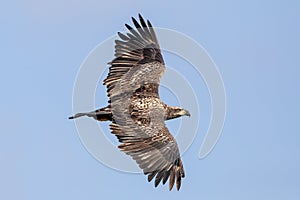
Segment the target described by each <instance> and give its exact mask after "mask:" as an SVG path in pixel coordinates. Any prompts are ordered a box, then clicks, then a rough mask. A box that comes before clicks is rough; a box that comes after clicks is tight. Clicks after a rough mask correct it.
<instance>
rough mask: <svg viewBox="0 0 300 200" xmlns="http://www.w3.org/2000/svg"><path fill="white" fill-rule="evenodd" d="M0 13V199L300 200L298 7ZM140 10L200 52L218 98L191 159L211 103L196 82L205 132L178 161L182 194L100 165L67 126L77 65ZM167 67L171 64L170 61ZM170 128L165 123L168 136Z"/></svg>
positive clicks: (266, 4) (122, 6)
mask: <svg viewBox="0 0 300 200" xmlns="http://www.w3.org/2000/svg"><path fill="white" fill-rule="evenodd" d="M1 4H2V5H1V8H0V16H1V17H0V22H1V32H0V35H1V37H0V44H1V49H0V53H1V62H2V65H1V66H2V67H1V71H2V72H1V75H0V77H1V79H0V82H1V84H0V87H1V91H2V94H1V112H2V115H1V116H0V120H1V129H2V130H1V138H2V139H1V140H0V141H1V142H0V150H1V151H0V152H1V153H0V159H1V165H0V169H1V171H0V177H1V179H0V188H1V192H0V197H1V199H26V200H27V199H28V200H29V199H30V200H35V199H73V200H76V199H104V198H109V199H119V198H125V199H129V198H142V197H143V198H144V199H153V198H155V199H165V198H170V199H171V198H172V199H183V198H189V199H208V200H214V199H230V200H232V199H272V200H274V199H299V198H300V192H299V189H298V188H299V185H300V181H299V180H300V172H299V169H300V157H299V151H300V146H299V141H300V136H299V127H298V126H299V112H300V106H299V102H300V93H299V85H300V78H299V72H300V71H299V67H300V60H299V46H300V39H299V35H300V28H299V21H300V13H299V9H300V5H299V2H298V1H285V2H283V1H267V0H266V1H257V0H254V1H248V2H241V1H198V2H196V1H194V2H189V1H182V2H177V3H175V2H174V1H169V0H168V1H163V2H162V1H156V0H153V1H148V2H141V1H133V0H132V1H128V2H126V3H125V2H124V1H115V0H112V1H109V2H105V3H104V2H103V3H101V2H96V1H92V0H90V1H85V2H83V1H75V0H74V1H71V0H67V1H64V2H63V3H62V2H61V1H56V0H54V1H48V2H42V1H36V0H30V1H23V2H21V1H9V2H3V3H1ZM139 12H140V13H142V14H143V16H144V17H145V18H148V19H150V20H151V22H152V24H154V25H155V26H158V27H165V28H170V29H174V30H177V31H180V32H183V33H185V34H187V35H189V36H190V37H192V38H193V39H195V40H196V41H197V42H198V43H200V44H201V45H202V46H203V47H204V48H205V49H206V50H207V51H208V52H209V54H210V56H211V57H212V58H213V60H214V61H215V63H216V64H217V66H218V68H219V71H220V73H221V75H222V77H223V81H224V84H225V88H226V93H227V118H226V122H225V126H224V129H223V134H222V136H221V138H220V140H219V142H218V144H217V145H216V147H215V148H214V150H213V151H212V152H211V154H210V155H209V156H208V157H206V158H205V159H203V160H199V159H198V153H199V147H200V145H201V143H202V140H203V136H204V135H203V134H204V131H205V129H206V128H207V125H206V124H208V123H209V120H208V119H209V118H208V117H207V116H208V114H207V112H209V108H206V107H209V97H208V94H207V91H205V85H204V83H202V85H201V84H200V85H199V94H198V95H200V96H199V98H201V99H203V101H202V102H201V105H200V106H201V107H202V108H203V109H202V110H201V112H203V116H204V117H203V121H200V123H202V124H203V126H201V127H200V130H199V134H198V135H197V137H196V138H195V140H194V142H193V144H192V146H191V147H190V148H189V149H188V151H186V152H185V154H184V155H183V162H184V165H185V171H186V178H184V179H183V185H182V189H181V191H180V192H177V191H172V192H169V191H168V190H167V187H166V186H159V187H158V188H156V189H155V188H154V187H153V183H147V181H146V177H145V176H143V175H141V174H128V173H122V172H118V171H116V170H112V169H110V168H108V167H106V166H104V165H102V164H101V163H99V162H98V161H97V160H95V159H94V158H93V157H92V156H91V155H90V154H89V153H88V152H87V151H86V150H85V148H84V147H83V145H82V143H81V142H80V139H79V137H78V134H77V133H76V129H75V126H74V123H73V122H70V121H68V120H67V117H68V116H69V115H70V114H72V91H73V84H74V81H75V78H76V74H77V71H78V70H79V67H80V65H81V63H82V62H83V60H84V59H85V57H86V56H87V55H88V53H89V52H90V51H91V50H92V49H93V48H94V47H95V46H96V45H97V44H99V43H100V42H102V41H103V40H105V39H106V38H107V37H109V36H111V35H113V34H115V33H116V32H117V31H124V30H125V28H124V23H129V22H130V17H131V16H137V13H139ZM167 59H168V60H167ZM165 60H166V62H167V63H170V65H174V64H176V62H175V61H176V60H175V58H174V60H172V56H169V55H168V54H166V55H165ZM174 62H175V63H174ZM99 65H101V63H99ZM177 67H178V68H179V67H180V66H177ZM186 76H189V73H186ZM190 76H191V77H192V76H193V74H192V73H191V74H190ZM195 87H196V86H195ZM197 87H198V86H197ZM197 87H196V88H197ZM98 88H99V91H98V93H97V98H101V97H105V98H104V99H101V100H100V99H99V103H97V105H99V106H103V105H104V104H105V101H106V100H107V99H106V95H105V92H104V91H105V90H104V88H102V89H101V87H100V86H99V87H98ZM201 91H203V97H202V96H201ZM162 92H164V91H162ZM171 97H172V98H173V96H172V95H168V92H167V91H165V92H164V95H163V98H164V100H165V101H166V102H168V103H170V104H175V103H176V101H174V99H172V98H171ZM184 120H188V119H184ZM178 122H180V121H174V122H171V123H170V124H169V125H170V130H173V129H176V127H177V125H176V124H177V123H178ZM105 125H108V123H107V124H104V125H103V126H105ZM106 134H107V135H108V133H106ZM108 137H110V136H108ZM111 139H113V137H111ZM120 164H121V163H120Z"/></svg>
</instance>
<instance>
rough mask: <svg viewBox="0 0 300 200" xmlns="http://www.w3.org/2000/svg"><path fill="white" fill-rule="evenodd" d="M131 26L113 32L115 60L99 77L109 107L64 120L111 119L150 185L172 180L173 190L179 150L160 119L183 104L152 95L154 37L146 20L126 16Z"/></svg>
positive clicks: (156, 66)
mask: <svg viewBox="0 0 300 200" xmlns="http://www.w3.org/2000/svg"><path fill="white" fill-rule="evenodd" d="M132 21H133V24H134V26H135V29H134V28H132V27H131V26H129V25H128V24H126V25H125V26H126V27H127V29H128V30H129V32H128V33H127V34H123V33H118V35H119V37H120V40H116V41H115V43H116V45H115V59H113V60H112V61H111V62H110V63H109V64H110V65H111V66H110V68H109V73H108V76H107V78H106V79H105V80H104V81H103V83H104V85H106V87H107V94H108V97H109V101H108V102H109V105H108V106H107V107H105V108H102V109H99V110H96V111H93V112H89V113H78V114H76V115H75V116H73V117H70V119H73V118H77V117H81V116H89V117H93V118H94V119H96V120H98V121H112V123H111V125H110V129H111V133H112V134H114V135H116V136H117V138H118V140H119V142H121V144H120V145H119V148H120V149H121V150H122V151H123V152H125V153H126V154H128V155H130V156H131V157H132V158H133V159H134V160H135V161H136V162H137V164H138V165H139V167H140V168H141V169H142V170H143V172H144V174H146V175H148V181H149V182H150V181H151V180H153V179H154V178H155V181H154V185H155V187H156V186H157V185H158V184H159V183H160V182H162V183H163V184H165V183H166V182H167V180H169V189H170V190H171V189H172V188H173V185H174V183H175V182H176V187H177V190H179V189H180V186H181V178H183V177H184V176H185V174H184V170H183V164H182V161H181V159H180V153H179V149H178V146H177V143H176V141H175V139H174V137H173V136H172V135H171V134H170V132H169V130H168V128H167V127H166V125H165V122H164V121H165V120H169V119H174V118H177V117H180V116H183V115H187V116H190V114H189V112H188V111H187V110H185V109H183V108H180V107H175V106H168V105H166V104H164V103H163V102H162V101H161V100H160V98H159V93H158V88H159V83H160V79H161V77H162V76H163V74H164V72H165V65H164V61H163V58H162V54H161V50H160V47H159V44H158V40H157V38H156V35H155V33H154V30H153V28H152V25H151V23H150V22H149V21H147V22H146V21H145V20H144V19H143V18H142V16H141V15H139V21H140V23H139V22H138V21H137V20H136V19H134V18H132Z"/></svg>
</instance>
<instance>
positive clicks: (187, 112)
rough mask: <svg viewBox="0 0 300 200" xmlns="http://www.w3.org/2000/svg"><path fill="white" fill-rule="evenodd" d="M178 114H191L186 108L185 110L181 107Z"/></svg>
mask: <svg viewBox="0 0 300 200" xmlns="http://www.w3.org/2000/svg"><path fill="white" fill-rule="evenodd" d="M179 114H180V115H181V116H184V115H185V116H189V117H190V116H191V114H190V112H189V111H188V110H185V109H182V110H180V111H179Z"/></svg>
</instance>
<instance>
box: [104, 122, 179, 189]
mask: <svg viewBox="0 0 300 200" xmlns="http://www.w3.org/2000/svg"><path fill="white" fill-rule="evenodd" d="M156 126H157V125H156ZM150 127H151V126H149V127H143V128H141V127H134V126H130V125H129V126H122V127H120V126H119V125H118V124H115V123H112V124H111V125H110V128H111V131H112V133H113V134H115V135H116V136H117V137H118V139H119V141H120V142H122V143H123V144H121V145H119V148H120V149H121V150H122V151H124V152H125V153H126V154H128V155H130V156H131V157H132V158H133V159H134V160H135V161H136V162H137V164H138V165H139V167H140V168H141V169H142V170H143V172H144V174H145V175H148V181H149V182H150V181H151V180H152V179H153V178H154V177H155V182H154V185H155V187H157V186H158V184H159V183H160V182H161V181H162V183H163V184H165V183H166V182H167V180H168V179H169V190H171V189H172V188H173V185H174V183H175V182H176V188H177V190H179V189H180V186H181V178H183V177H184V170H183V165H182V161H181V159H180V153H179V149H178V147H177V143H176V141H175V139H174V138H173V136H172V135H171V134H170V132H169V130H168V129H167V127H166V126H165V125H164V126H163V127H161V128H157V127H155V128H150ZM148 133H151V136H149V135H150V134H148Z"/></svg>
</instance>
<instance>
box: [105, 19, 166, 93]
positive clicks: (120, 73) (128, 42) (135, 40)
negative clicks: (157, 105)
mask: <svg viewBox="0 0 300 200" xmlns="http://www.w3.org/2000/svg"><path fill="white" fill-rule="evenodd" d="M139 20H140V23H138V21H137V20H136V19H135V18H132V21H133V23H134V25H135V27H136V29H134V28H132V27H131V26H129V25H128V24H126V25H125V26H126V27H127V28H128V30H129V32H128V33H127V34H126V35H125V34H122V33H120V32H118V35H119V37H120V39H121V40H115V43H116V44H115V59H113V60H112V61H111V62H110V63H109V64H110V65H111V67H110V68H109V73H108V76H107V77H106V79H105V80H104V81H103V84H104V85H106V86H107V92H108V96H109V97H111V95H112V91H111V90H112V89H113V88H114V87H115V85H116V84H118V83H119V82H120V80H122V79H123V78H124V75H125V74H127V75H129V73H130V74H131V75H132V74H135V73H136V72H137V71H141V70H140V68H141V65H142V64H146V63H151V62H157V63H160V64H161V65H160V66H159V68H160V69H156V70H157V71H158V70H160V71H162V73H159V74H157V75H159V76H160V77H161V76H162V75H163V72H164V70H165V67H164V61H163V58H162V54H161V50H160V47H159V44H158V41H157V38H156V35H155V32H154V29H153V27H152V25H151V23H150V21H149V20H147V22H145V20H144V19H143V18H142V16H141V15H140V14H139ZM150 70H151V69H150ZM129 71H130V72H129ZM128 72H129V73H128ZM150 78H151V77H150ZM148 80H149V78H148ZM150 80H151V79H150ZM134 84H135V86H137V85H138V82H135V83H134ZM157 84H159V83H157Z"/></svg>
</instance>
